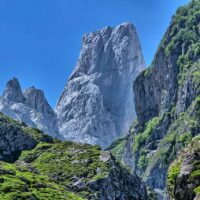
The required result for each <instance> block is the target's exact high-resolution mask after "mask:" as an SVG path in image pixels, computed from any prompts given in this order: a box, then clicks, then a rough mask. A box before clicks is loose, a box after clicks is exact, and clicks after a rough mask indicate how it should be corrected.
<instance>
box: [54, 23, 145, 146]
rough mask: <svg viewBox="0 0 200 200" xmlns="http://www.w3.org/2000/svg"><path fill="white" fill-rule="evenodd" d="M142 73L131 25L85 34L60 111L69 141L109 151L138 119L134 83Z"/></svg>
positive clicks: (65, 136) (141, 57)
mask: <svg viewBox="0 0 200 200" xmlns="http://www.w3.org/2000/svg"><path fill="white" fill-rule="evenodd" d="M143 68H144V60H143V56H142V53H141V48H140V44H139V41H138V37H137V34H136V30H135V28H134V27H133V25H132V24H130V23H124V24H121V25H119V26H117V27H116V28H111V27H109V26H108V27H105V28H103V29H102V30H100V31H96V32H93V33H90V34H86V35H84V37H83V45H82V49H81V53H80V57H79V60H78V63H77V66H76V68H75V70H74V71H73V73H72V75H71V76H70V78H69V80H68V82H67V85H66V87H65V89H64V92H63V94H62V96H61V98H60V99H59V101H58V103H57V106H56V113H57V115H58V120H59V128H60V132H61V134H62V135H63V136H64V138H65V139H67V140H73V141H81V142H86V143H90V144H100V145H101V146H102V147H106V146H108V145H109V144H110V143H111V142H112V141H114V140H115V139H117V138H119V137H120V136H123V135H124V134H126V133H127V131H128V129H129V127H130V125H131V123H132V121H133V119H134V117H135V111H134V110H135V109H134V102H133V89H132V86H133V80H134V79H135V77H136V76H137V75H138V74H139V72H141V71H142V70H143Z"/></svg>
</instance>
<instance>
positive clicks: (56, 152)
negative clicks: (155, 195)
mask: <svg viewBox="0 0 200 200" xmlns="http://www.w3.org/2000/svg"><path fill="white" fill-rule="evenodd" d="M0 199H6V200H14V199H15V200H27V199H29V200H46V199H48V200H51V199H52V200H61V199H63V200H64V199H67V200H70V199H72V200H73V199H74V200H75V199H76V200H79V199H80V200H82V199H91V200H95V199H100V200H114V199H120V200H127V199H129V200H135V199H138V200H139V199H140V200H146V199H150V197H148V194H147V188H146V185H145V184H144V183H143V182H142V181H141V180H140V178H138V177H137V176H136V175H131V174H130V172H129V171H128V170H127V169H125V168H124V167H123V166H121V164H119V163H118V162H117V161H116V160H115V159H114V158H113V156H112V155H111V154H110V153H109V152H107V151H102V150H101V149H100V147H99V146H91V145H86V144H78V143H73V142H60V141H58V140H55V139H53V138H51V137H50V136H48V135H45V134H43V133H42V132H40V131H39V130H38V129H35V128H31V127H28V126H26V125H25V124H24V123H20V122H17V121H15V120H12V119H11V118H8V117H6V116H4V115H3V114H0Z"/></svg>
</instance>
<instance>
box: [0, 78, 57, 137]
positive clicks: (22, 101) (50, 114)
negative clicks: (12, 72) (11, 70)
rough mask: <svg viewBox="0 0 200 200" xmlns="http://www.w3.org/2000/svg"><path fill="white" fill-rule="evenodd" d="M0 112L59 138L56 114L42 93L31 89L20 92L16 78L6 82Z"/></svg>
mask: <svg viewBox="0 0 200 200" xmlns="http://www.w3.org/2000/svg"><path fill="white" fill-rule="evenodd" d="M0 111H1V112H2V113H4V114H6V115H8V116H10V117H12V118H14V119H18V120H21V121H23V122H25V123H26V124H28V125H30V126H33V127H37V128H38V129H40V130H42V131H44V132H45V133H48V134H50V135H52V136H54V137H58V138H60V135H59V130H58V124H57V117H56V114H55V113H54V111H53V109H52V108H51V107H50V105H49V104H48V102H47V100H46V98H45V96H44V93H43V91H42V90H38V89H35V88H34V87H31V88H29V89H26V90H25V91H24V92H22V91H21V87H20V84H19V82H18V80H17V79H16V78H13V79H12V80H10V81H8V83H7V85H6V89H5V90H4V92H3V95H2V97H0Z"/></svg>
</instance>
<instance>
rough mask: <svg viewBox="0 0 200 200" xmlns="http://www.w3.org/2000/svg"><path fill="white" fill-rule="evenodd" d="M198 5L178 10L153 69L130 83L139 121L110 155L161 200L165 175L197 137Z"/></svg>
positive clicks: (199, 118) (199, 108)
mask: <svg viewBox="0 0 200 200" xmlns="http://www.w3.org/2000/svg"><path fill="white" fill-rule="evenodd" d="M199 10H200V1H192V2H191V3H189V4H188V5H186V6H183V7H181V8H179V9H178V10H177V13H176V15H175V16H173V18H172V22H171V24H170V26H169V28H168V30H167V32H166V34H165V36H164V38H163V40H162V42H161V44H160V46H159V48H158V51H157V53H156V55H155V57H154V60H153V62H152V64H151V66H150V67H149V68H148V69H146V70H145V71H143V72H142V73H141V74H140V75H139V76H138V77H137V78H136V80H135V82H134V94H135V108H136V113H137V119H138V121H137V122H135V124H133V126H132V128H131V129H130V132H129V135H128V136H127V137H126V138H124V139H121V140H120V141H118V142H116V143H115V144H112V145H111V147H110V148H109V149H111V150H112V152H113V153H114V154H115V155H116V156H117V157H118V158H119V159H121V160H122V161H123V162H124V163H126V164H127V165H128V166H130V167H131V169H132V171H134V172H136V173H137V174H138V175H140V176H141V177H143V179H144V180H145V181H146V183H147V184H148V185H149V186H150V187H152V188H153V189H155V190H156V191H157V193H158V196H159V195H161V196H159V198H161V199H162V198H163V194H164V193H163V190H165V188H166V179H167V170H168V167H169V165H170V163H171V162H172V161H173V160H174V159H175V158H176V155H177V154H178V152H179V151H180V150H181V149H182V148H183V147H184V146H185V145H187V144H188V143H189V142H190V141H191V139H192V138H193V137H195V136H196V135H198V134H199V133H200V115H199V113H200V101H199V97H200V44H199V41H200V29H199V27H200V15H199Z"/></svg>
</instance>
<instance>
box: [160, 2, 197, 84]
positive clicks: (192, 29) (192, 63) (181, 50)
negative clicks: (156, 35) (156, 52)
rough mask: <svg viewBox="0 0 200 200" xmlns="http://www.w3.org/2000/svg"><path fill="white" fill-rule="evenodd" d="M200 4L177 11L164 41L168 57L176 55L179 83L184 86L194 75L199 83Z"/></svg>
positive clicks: (191, 4) (194, 3) (163, 45)
mask: <svg viewBox="0 0 200 200" xmlns="http://www.w3.org/2000/svg"><path fill="white" fill-rule="evenodd" d="M199 28H200V2H199V1H193V2H191V3H190V4H189V5H187V6H183V7H181V8H179V9H178V10H177V13H176V15H175V16H174V17H173V20H172V23H171V25H170V27H169V30H168V32H167V34H166V35H165V37H164V39H163V41H162V47H163V48H164V49H165V54H166V56H171V55H176V56H177V57H178V59H177V65H178V67H179V75H178V82H179V84H183V82H184V80H185V79H186V77H188V76H190V71H191V73H192V74H193V78H194V81H195V82H198V83H199V81H200V80H199V69H200V65H199V62H200V60H199V57H200V44H199V40H200V34H199V33H200V32H199V31H200V29H199Z"/></svg>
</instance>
